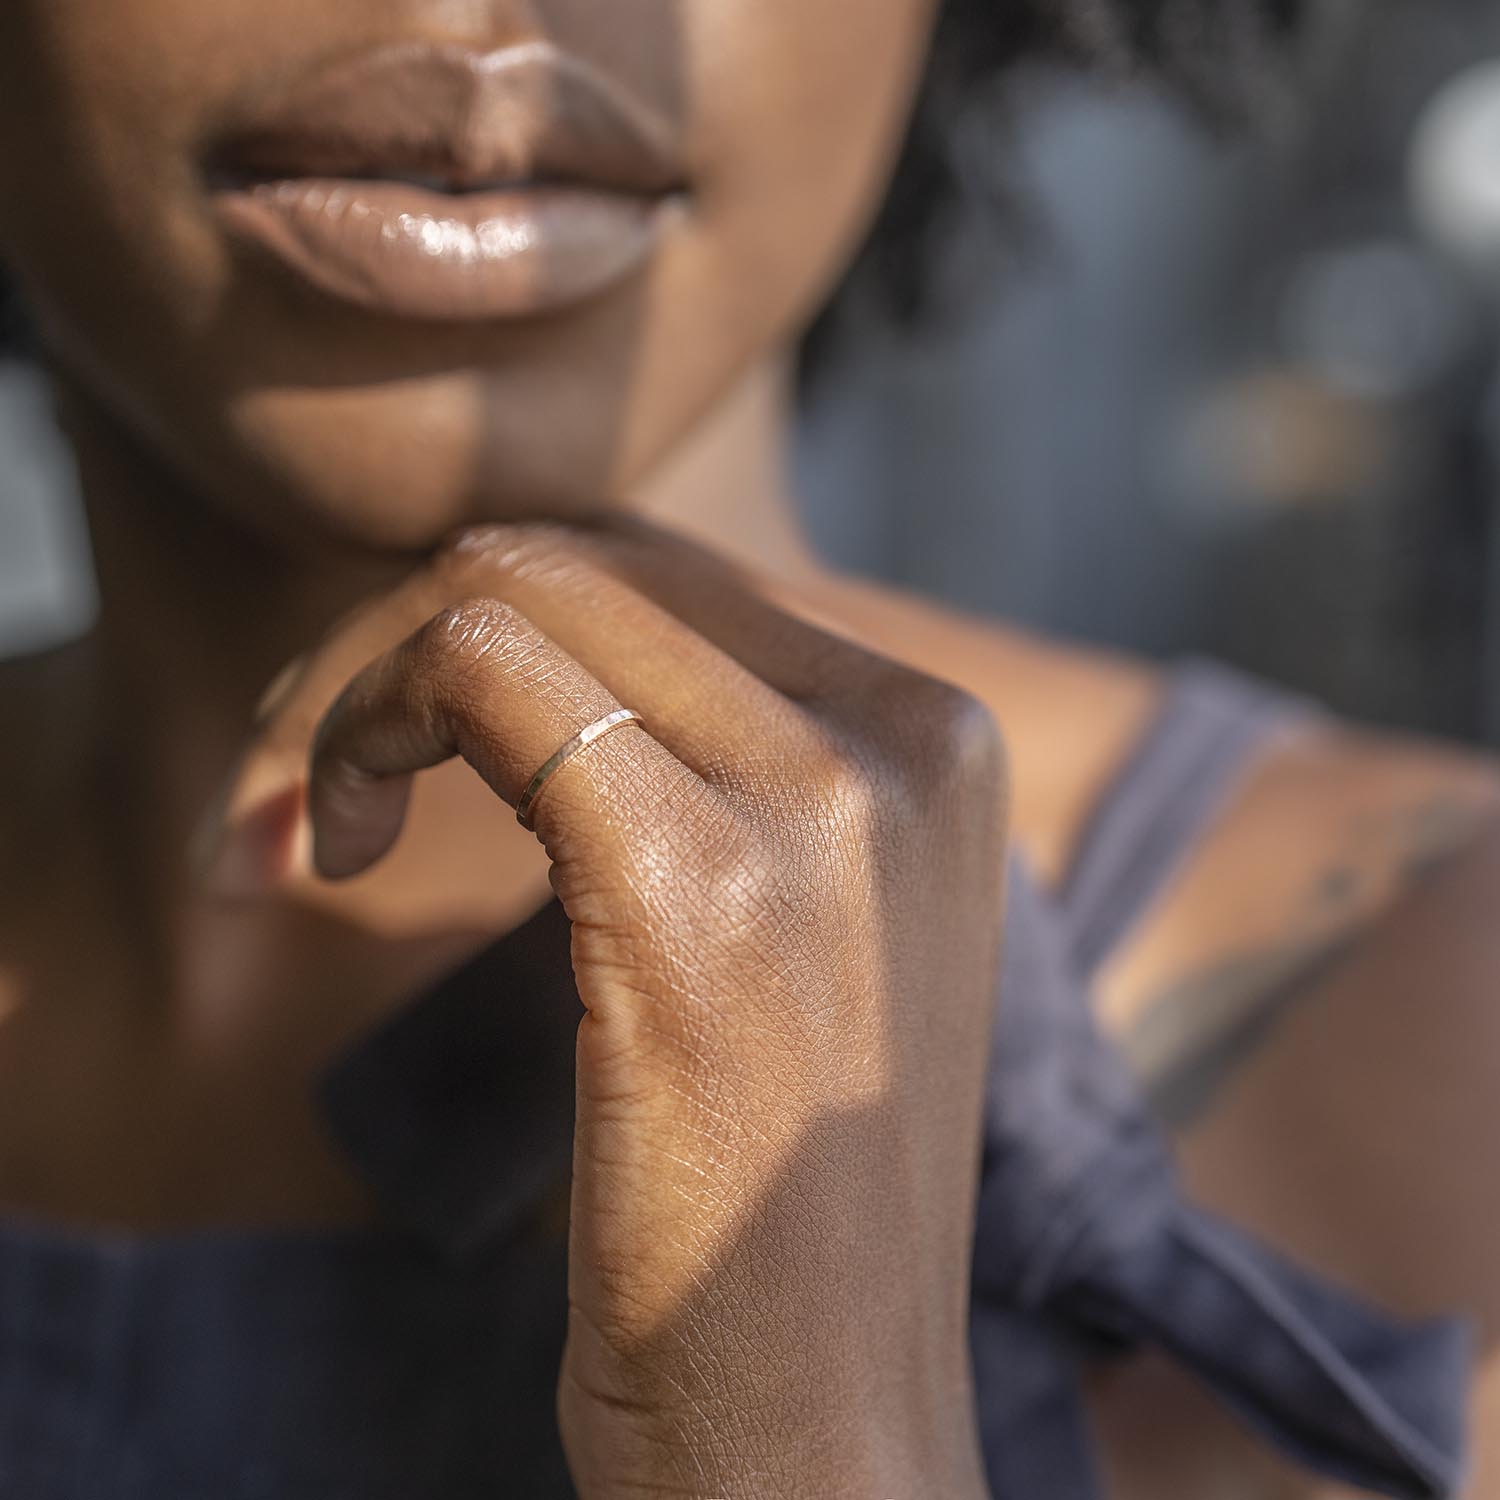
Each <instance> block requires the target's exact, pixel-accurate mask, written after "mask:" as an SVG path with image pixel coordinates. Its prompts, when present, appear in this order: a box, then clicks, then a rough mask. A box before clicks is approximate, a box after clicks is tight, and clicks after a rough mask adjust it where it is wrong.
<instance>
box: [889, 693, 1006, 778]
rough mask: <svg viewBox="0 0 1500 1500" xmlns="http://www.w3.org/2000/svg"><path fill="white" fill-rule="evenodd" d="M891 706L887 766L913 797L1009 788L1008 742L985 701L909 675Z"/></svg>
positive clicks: (892, 700) (892, 695) (891, 695)
mask: <svg viewBox="0 0 1500 1500" xmlns="http://www.w3.org/2000/svg"><path fill="white" fill-rule="evenodd" d="M888 702H889V703H890V704H891V712H890V714H889V717H888V721H887V735H888V738H887V760H888V763H889V764H890V765H891V766H892V768H893V770H894V771H895V773H896V774H897V775H898V777H899V778H900V779H901V780H902V782H903V783H904V784H905V786H906V789H907V790H908V792H909V793H914V794H917V795H918V796H920V795H921V793H922V790H923V789H924V788H925V789H928V790H930V791H936V792H940V793H941V792H946V791H948V790H950V789H952V788H953V787H955V786H962V787H969V788H976V789H977V788H982V787H988V786H995V787H1003V786H1005V785H1006V783H1007V781H1008V776H1009V761H1008V755H1007V751H1006V745H1005V737H1004V734H1003V733H1002V732H1001V729H1000V725H999V723H998V721H997V720H996V718H995V716H994V714H993V713H992V712H991V710H990V707H989V705H988V704H987V703H985V701H984V700H983V699H982V698H980V697H978V696H977V695H976V694H974V693H971V692H969V691H968V690H967V689H965V688H961V687H958V686H957V685H955V684H954V683H950V682H945V681H943V680H941V679H940V678H936V677H927V676H924V675H922V674H920V673H908V674H906V680H905V681H904V682H903V683H902V684H901V686H900V687H899V689H898V690H897V691H895V692H893V693H891V694H890V695H889V696H888Z"/></svg>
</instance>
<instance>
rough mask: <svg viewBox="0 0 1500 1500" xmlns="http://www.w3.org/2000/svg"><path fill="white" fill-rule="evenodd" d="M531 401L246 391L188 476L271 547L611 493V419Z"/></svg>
mask: <svg viewBox="0 0 1500 1500" xmlns="http://www.w3.org/2000/svg"><path fill="white" fill-rule="evenodd" d="M531 405H532V404H531V403H528V402H525V401H521V402H518V403H516V404H515V406H514V407H511V408H507V406H506V404H505V403H504V402H503V401H502V400H501V399H500V398H499V397H498V395H497V393H496V392H495V391H494V390H490V389H486V388H485V387H484V385H483V384H482V383H481V382H478V381H474V380H463V379H454V380H452V381H448V382H442V383H439V384H438V385H437V386H435V383H434V382H433V381H431V380H430V379H428V380H424V381H421V382H413V383H411V384H410V385H408V384H405V383H399V382H394V383H391V384H389V385H385V386H381V387H378V388H371V387H364V388H360V389H355V390H342V391H340V390H322V391H312V392H309V391H281V392H264V391H263V392H257V393H255V394H254V395H252V396H246V397H245V398H244V399H242V400H241V401H240V402H239V403H237V404H236V406H235V407H234V409H233V410H232V411H231V413H230V422H229V427H228V431H227V432H226V433H225V434H224V437H223V439H222V447H223V448H224V449H225V450H227V451H224V452H221V453H219V454H217V455H197V456H195V461H194V462H193V463H192V464H191V465H190V467H191V468H192V469H193V470H194V471H195V472H194V473H193V475H192V479H193V483H194V485H195V487H198V488H207V489H208V490H209V491H210V492H211V493H213V494H214V495H215V498H216V499H218V500H219V501H220V503H222V504H225V505H226V506H228V507H229V508H230V509H232V510H233V511H234V512H235V513H236V514H237V515H239V516H240V517H241V518H242V519H244V520H245V521H246V522H248V523H249V524H250V525H252V526H254V527H255V529H256V530H258V531H260V532H261V533H262V534H266V535H268V536H271V537H273V538H274V539H276V540H277V541H278V542H279V543H281V544H283V545H291V546H294V547H296V546H305V545H310V544H322V545H329V544H332V545H334V546H336V547H343V548H356V549H359V550H361V551H379V552H393V553H407V552H422V551H425V550H430V549H431V548H432V547H434V546H436V545H438V544H439V543H440V542H441V541H442V540H443V539H444V537H446V536H447V535H448V534H449V533H450V532H451V531H453V530H454V529H455V528H458V527H461V526H466V525H472V524H477V523H481V522H487V521H505V520H520V519H528V518H538V517H546V518H553V519H567V518H576V517H581V516H584V515H589V514H597V513H598V512H599V511H601V510H605V509H608V508H610V507H611V505H612V504H614V503H617V497H618V496H619V495H620V494H621V493H622V492H623V491H624V489H625V487H626V486H627V485H628V483H629V480H630V477H631V476H630V474H629V472H628V470H627V468H626V466H625V465H623V464H621V463H619V462H618V461H617V454H618V448H617V446H616V440H617V437H618V434H617V433H616V432H615V431H614V430H613V426H612V424H602V423H594V424H592V425H591V424H590V423H589V422H588V421H587V420H586V414H585V413H581V412H578V411H576V410H575V411H573V412H571V413H570V414H569V416H570V420H569V421H567V422H566V423H559V422H558V421H557V420H556V418H555V417H552V418H551V419H550V420H549V418H548V414H547V413H545V412H541V411H537V410H534V409H531V410H528V409H527V408H528V407H530V406H531ZM553 410H554V411H556V410H557V408H555V407H554V408H553ZM215 446H216V447H218V446H220V445H215ZM228 473H232V474H234V475H236V476H237V477H236V478H235V479H234V481H233V482H232V483H231V484H228V485H226V484H225V483H224V476H225V475H226V474H228Z"/></svg>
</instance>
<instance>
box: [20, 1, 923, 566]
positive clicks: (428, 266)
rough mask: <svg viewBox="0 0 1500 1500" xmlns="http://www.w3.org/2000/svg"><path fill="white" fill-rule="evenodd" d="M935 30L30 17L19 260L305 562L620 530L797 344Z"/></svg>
mask: <svg viewBox="0 0 1500 1500" xmlns="http://www.w3.org/2000/svg"><path fill="white" fill-rule="evenodd" d="M935 9H936V0H212V3H208V4H205V3H204V0H6V3H5V4H4V5H3V6H0V101H3V103H0V132H3V134H0V265H3V266H4V269H5V271H6V273H7V274H8V275H9V276H10V277H11V278H13V280H14V281H15V282H16V283H17V285H18V287H19V290H20V293H21V295H22V297H23V299H24V300H25V301H26V302H27V303H28V305H29V307H30V309H31V311H32V313H33V315H34V316H35V318H36V319H37V321H38V322H39V324H40V326H41V329H42V333H43V337H44V339H45V341H46V343H47V345H48V347H49V349H50V351H51V354H52V357H53V360H54V362H55V363H56V364H57V365H58V367H59V368H60V369H61V370H63V371H64V372H65V373H66V375H67V377H68V379H69V381H70V383H71V384H72V385H73V386H74V388H75V389H77V390H79V391H81V392H83V393H84V394H85V395H86V397H87V398H88V399H89V400H90V401H91V402H92V403H93V404H94V405H95V406H97V407H98V408H100V409H102V410H104V411H106V412H107V413H108V414H109V416H110V417H111V418H112V419H113V421H114V422H115V423H117V424H118V425H119V426H121V427H122V428H123V429H125V430H126V431H127V432H128V433H130V434H131V435H132V437H133V438H134V439H135V440H136V441H137V443H142V442H143V443H144V445H145V446H146V447H147V448H148V449H149V450H150V451H152V452H154V453H155V454H156V455H157V456H158V457H159V458H160V459H161V460H164V461H165V463H166V465H167V467H168V469H169V470H170V471H171V472H172V473H173V474H174V475H175V476H176V477H177V478H180V479H184V480H186V481H187V482H188V483H189V484H190V485H191V486H192V487H194V488H195V489H196V490H198V491H200V492H201V493H203V494H205V495H207V496H209V497H211V498H212V499H213V500H214V501H215V502H216V503H219V504H222V505H225V506H229V507H232V508H233V509H234V510H235V511H236V512H237V513H239V514H240V515H242V516H245V517H248V518H251V519H253V520H254V521H255V523H256V524H258V525H261V526H265V527H267V528H272V529H274V530H276V531H278V532H280V533H283V534H292V535H295V534H296V533H297V532H299V531H303V532H305V531H307V530H308V529H310V528H311V529H315V530H318V531H321V532H324V533H327V532H332V533H334V534H335V535H338V536H342V537H344V538H348V539H351V540H355V541H358V542H360V543H362V544H367V545H375V546H398V547H405V546H421V545H424V544H426V543H428V542H430V541H432V540H434V539H435V538H436V537H437V536H439V535H440V534H441V533H442V532H443V531H444V530H446V529H447V528H449V527H451V526H453V525H455V524H458V523H461V522H467V521H471V520H476V519H482V518H486V517H498V516H505V515H515V514H518V513H523V512H525V513H535V512H549V513H561V514H566V513H568V512H571V511H580V510H592V509H597V508H599V507H600V506H602V505H605V504H608V503H609V502H610V501H611V500H612V499H615V498H617V497H618V495H619V494H620V492H621V491H622V490H623V489H625V488H627V487H628V486H629V485H630V484H631V483H632V482H633V481H635V480H636V479H637V478H638V477H639V476H641V475H642V474H643V472H644V471H645V470H646V469H647V468H648V467H649V466H650V464H651V463H652V462H653V461H654V460H655V459H656V458H657V457H659V456H660V455H661V454H662V453H663V452H664V451H665V450H667V449H668V448H669V447H670V446H671V445H672V443H673V442H674V440H676V439H677V438H678V437H679V436H680V435H681V434H683V433H684V431H685V430H686V429H687V428H688V427H689V426H690V425H691V424H692V422H693V421H694V420H695V418H696V417H698V416H699V415H700V414H701V413H702V412H703V411H704V409H705V408H706V407H707V406H708V405H709V404H711V403H712V402H713V401H714V399H715V398H716V397H718V396H719V395H721V394H722V393H723V392H724V390H725V389H726V388H727V386H728V385H729V384H730V383H731V382H732V380H733V379H734V378H735V377H736V376H737V375H739V374H740V373H742V372H743V371H744V370H745V369H746V368H747V367H748V366H749V365H750V364H751V363H752V362H754V361H755V360H756V359H757V358H758V357H760V356H762V355H764V354H766V353H767V352H769V351H771V350H773V349H774V348H776V347H777V346H779V345H784V344H786V343H787V342H788V341H789V340H790V339H791V338H792V337H794V336H795V334H796V332H797V331H798V329H799V328H800V326H801V324H802V323H803V321H805V319H806V318H807V316H808V315H809V314H810V312H811V311H812V310H813V309H814V308H815V307H816V305H817V304H818V302H819V301H820V299H821V298H822V296H823V295H824V294H825V293H826V291H827V290H828V288H829V286H830V285H831V283H832V281H833V279H834V278H835V277H836V275H837V273H838V271H839V270H840V268H841V266H842V263H843V261H844V260H845V258H846V257H847V255H848V253H849V252H850V250H851V249H852V247H853V244H854V242H855V241H856V240H857V238H858V237H859V235H860V234H861V232H862V231H863V229H864V226H865V223H866V221H867V219H868V216H869V214H870V212H871V211H872V210H873V208H874V207H875V204H876V203H877V201H878V199H879V196H880V193H881V191H882V189H883V187H884V178H885V174H886V171H887V168H888V165H889V162H890V158H891V153H892V151H893V149H894V147H895V145H896V143H897V141H898V139H899V136H900V133H901V130H902V127H903V125H904V120H905V114H906V110H907V107H908V104H909V101H910V95H911V92H912V89H913V86H914V84H915V82H916V78H917V75H918V73H919V71H920V65H921V60H922V55H923V51H924V48H925V43H926V40H927V34H928V30H929V28H930V25H931V22H932V19H933V13H934V12H935Z"/></svg>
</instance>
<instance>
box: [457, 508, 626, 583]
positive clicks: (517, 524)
mask: <svg viewBox="0 0 1500 1500" xmlns="http://www.w3.org/2000/svg"><path fill="white" fill-rule="evenodd" d="M598 550H599V542H598V540H597V539H596V538H595V537H594V536H593V535H592V534H591V533H588V532H585V531H583V530H582V529H581V528H579V527H576V526H567V525H564V524H563V523H561V522H559V521H542V520H537V521H503V522H498V521H497V522H489V523H486V524H484V525H477V526H465V527H461V528H460V529H458V530H457V531H454V532H451V533H450V534H449V535H448V537H447V538H446V539H445V540H444V543H443V545H442V547H441V548H439V550H438V552H437V554H436V556H435V557H434V559H433V567H434V569H435V570H436V572H437V575H438V577H439V579H440V581H441V582H442V583H443V584H444V585H445V586H446V587H447V588H449V589H450V590H452V591H454V592H460V591H472V590H473V589H475V588H479V587H484V586H486V585H490V586H493V585H495V584H497V583H499V582H502V581H505V580H510V581H512V582H522V581H525V580H529V579H533V578H538V577H544V578H545V577H551V576H553V575H554V574H555V573H556V572H557V571H558V570H559V569H567V568H569V567H576V566H578V564H579V563H580V562H582V561H583V560H584V559H585V558H587V557H590V556H593V555H594V554H595V553H597V552H598Z"/></svg>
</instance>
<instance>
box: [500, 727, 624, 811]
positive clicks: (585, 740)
mask: <svg viewBox="0 0 1500 1500" xmlns="http://www.w3.org/2000/svg"><path fill="white" fill-rule="evenodd" d="M630 723H636V724H640V723H641V716H640V715H639V714H638V713H637V712H636V711H635V710H634V709H633V708H617V709H616V710H615V711H614V712H613V713H612V714H605V716H604V717H603V718H602V719H595V720H594V722H593V723H592V724H589V725H587V726H586V727H585V728H583V729H580V730H579V731H578V733H577V734H575V735H574V736H573V738H572V739H570V740H569V741H568V742H567V743H566V744H565V745H563V746H562V747H561V748H560V749H559V750H557V751H556V752H555V753H553V754H552V755H549V756H548V757H547V759H546V760H545V761H543V762H542V767H541V769H540V770H539V771H538V772H537V773H536V775H535V776H533V777H532V778H531V780H530V781H528V782H527V783H526V790H525V791H524V792H522V793H521V800H520V801H519V802H517V803H516V822H518V823H519V824H520V825H521V827H522V828H525V829H528V830H529V829H530V828H531V809H532V806H533V805H534V804H535V802H536V799H537V797H538V796H539V795H540V794H541V790H542V788H543V787H544V786H546V784H547V783H548V782H549V781H551V779H552V778H553V777H554V776H555V775H556V774H557V773H558V771H559V770H560V769H561V768H562V766H563V763H564V762H565V761H568V760H571V759H572V757H573V756H575V755H576V754H577V753H578V752H579V751H580V750H582V749H583V747H584V746H585V745H592V744H593V743H594V741H595V740H598V739H603V738H604V736H605V735H607V734H608V733H609V732H610V730H612V729H618V728H620V726H621V725H623V724H630ZM641 727H642V728H644V727H645V726H644V724H642V725H641Z"/></svg>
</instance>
